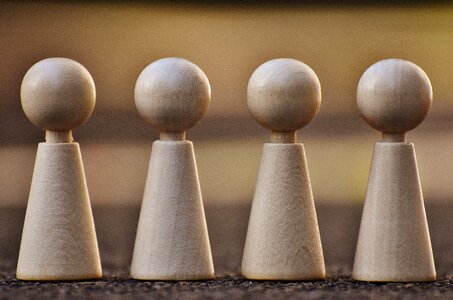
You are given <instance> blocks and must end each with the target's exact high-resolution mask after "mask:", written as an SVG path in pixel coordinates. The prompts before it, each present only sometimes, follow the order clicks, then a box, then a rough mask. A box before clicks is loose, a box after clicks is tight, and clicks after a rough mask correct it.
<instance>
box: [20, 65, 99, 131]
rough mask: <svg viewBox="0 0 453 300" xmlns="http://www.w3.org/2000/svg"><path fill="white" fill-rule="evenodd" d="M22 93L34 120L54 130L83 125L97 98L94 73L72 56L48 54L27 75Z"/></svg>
mask: <svg viewBox="0 0 453 300" xmlns="http://www.w3.org/2000/svg"><path fill="white" fill-rule="evenodd" d="M20 96H21V104H22V108H23V110H24V112H25V114H26V115H27V117H28V118H29V119H30V121H31V122H32V123H33V124H35V125H36V126H38V127H41V128H43V129H46V130H53V131H67V130H71V129H73V128H75V127H77V126H79V125H81V124H82V123H83V122H85V120H87V119H88V118H89V117H90V115H91V113H92V112H93V110H94V105H95V102H96V90H95V87H94V82H93V78H92V77H91V75H90V73H88V71H87V70H86V69H85V67H83V66H82V65H81V64H79V63H78V62H76V61H73V60H71V59H68V58H47V59H44V60H41V61H39V62H37V63H36V64H35V65H33V66H32V67H31V68H30V70H28V72H27V73H26V74H25V76H24V79H23V81H22V86H21V90H20Z"/></svg>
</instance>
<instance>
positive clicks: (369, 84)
mask: <svg viewBox="0 0 453 300" xmlns="http://www.w3.org/2000/svg"><path fill="white" fill-rule="evenodd" d="M432 99H433V91H432V88H431V83H430V81H429V78H428V76H427V75H426V73H425V72H424V71H423V70H422V69H421V68H420V67H419V66H417V65H415V64H413V63H411V62H408V61H406V60H402V59H386V60H382V61H380V62H377V63H375V64H374V65H372V66H371V67H369V68H368V69H367V70H366V71H365V72H364V73H363V75H362V77H361V78H360V81H359V84H358V87H357V106H358V108H359V111H360V113H361V114H362V116H363V118H364V119H365V121H366V122H367V123H368V124H369V125H370V126H372V127H373V128H375V129H376V130H379V131H381V132H384V133H405V132H407V131H409V130H411V129H414V128H415V127H417V126H418V125H419V124H420V123H421V122H422V121H423V120H424V119H425V117H426V115H427V114H428V111H429V109H430V107H431V103H432Z"/></svg>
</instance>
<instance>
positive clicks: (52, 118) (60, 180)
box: [17, 58, 102, 281]
mask: <svg viewBox="0 0 453 300" xmlns="http://www.w3.org/2000/svg"><path fill="white" fill-rule="evenodd" d="M21 101H22V107H23V109H24V111H25V113H26V115H27V117H28V118H29V119H30V120H31V121H32V122H33V123H34V124H35V125H37V126H40V127H42V128H43V129H45V130H46V143H40V144H39V146H38V152H37V155H36V162H35V167H34V171H33V178H32V183H31V189H30V195H29V199H28V205H27V213H26V215H25V222H24V228H23V234H22V241H21V245H20V252H19V260H18V264H17V278H18V279H23V280H39V281H46V280H80V279H93V278H100V277H102V270H101V262H100V258H99V250H98V245H97V240H96V232H95V230H94V222H93V215H92V212H91V206H90V198H89V195H88V189H87V184H86V179H85V173H84V169H83V163H82V157H81V154H80V148H79V144H77V143H73V142H72V141H73V138H72V129H73V128H74V127H76V126H79V125H80V124H82V123H83V122H84V121H85V120H86V119H87V118H88V117H89V116H90V115H91V112H92V111H93V108H94V103H95V90H94V83H93V80H92V78H91V76H90V74H89V73H88V71H87V70H86V69H85V68H84V67H83V66H82V65H80V64H79V63H77V62H75V61H73V60H70V59H66V58H49V59H45V60H42V61H40V62H38V63H36V64H35V65H34V66H32V67H31V69H30V70H29V71H28V72H27V74H26V75H25V77H24V80H23V82H22V87H21Z"/></svg>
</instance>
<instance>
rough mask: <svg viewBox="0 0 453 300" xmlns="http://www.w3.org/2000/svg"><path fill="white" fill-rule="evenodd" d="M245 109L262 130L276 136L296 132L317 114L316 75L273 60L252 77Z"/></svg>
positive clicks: (290, 61) (299, 64)
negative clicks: (246, 108)
mask: <svg viewBox="0 0 453 300" xmlns="http://www.w3.org/2000/svg"><path fill="white" fill-rule="evenodd" d="M247 105H248V108H249V111H250V113H251V114H252V116H253V117H254V118H255V119H256V121H257V122H258V123H260V124H261V125H262V126H263V127H265V128H267V129H269V130H272V131H276V132H291V131H296V130H298V129H300V128H302V127H304V126H305V125H307V124H308V123H310V121H311V120H312V119H313V118H314V117H315V116H316V114H317V113H318V111H319V107H320V106H321V84H320V83H319V80H318V77H317V76H316V74H315V72H314V71H313V70H312V69H311V68H310V67H309V66H307V65H306V64H304V63H303V62H300V61H297V60H295V59H289V58H280V59H273V60H270V61H268V62H265V63H264V64H262V65H261V66H259V67H258V68H257V69H256V70H255V72H254V73H253V74H252V76H251V78H250V80H249V83H248V88H247Z"/></svg>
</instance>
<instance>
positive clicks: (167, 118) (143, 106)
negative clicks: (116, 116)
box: [135, 58, 211, 132]
mask: <svg viewBox="0 0 453 300" xmlns="http://www.w3.org/2000/svg"><path fill="white" fill-rule="evenodd" d="M210 102H211V87H210V86H209V81H208V78H207V77H206V75H205V74H204V73H203V71H202V70H201V69H200V68H199V67H198V66H196V65H195V64H193V63H191V62H189V61H187V60H185V59H182V58H163V59H159V60H157V61H155V62H153V63H152V64H150V65H149V66H147V67H146V68H145V69H144V70H143V72H142V73H141V74H140V76H139V77H138V79H137V83H136V85H135V106H136V107H137V110H138V112H139V113H140V115H141V116H142V117H143V118H144V119H145V120H146V121H147V122H149V123H150V124H151V125H152V126H154V127H155V128H157V129H159V130H160V131H161V132H184V131H186V130H187V129H189V128H191V127H192V126H194V125H195V124H196V123H197V122H198V121H199V120H200V119H201V118H202V117H203V115H204V114H205V113H206V111H207V109H208V107H209V104H210Z"/></svg>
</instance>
